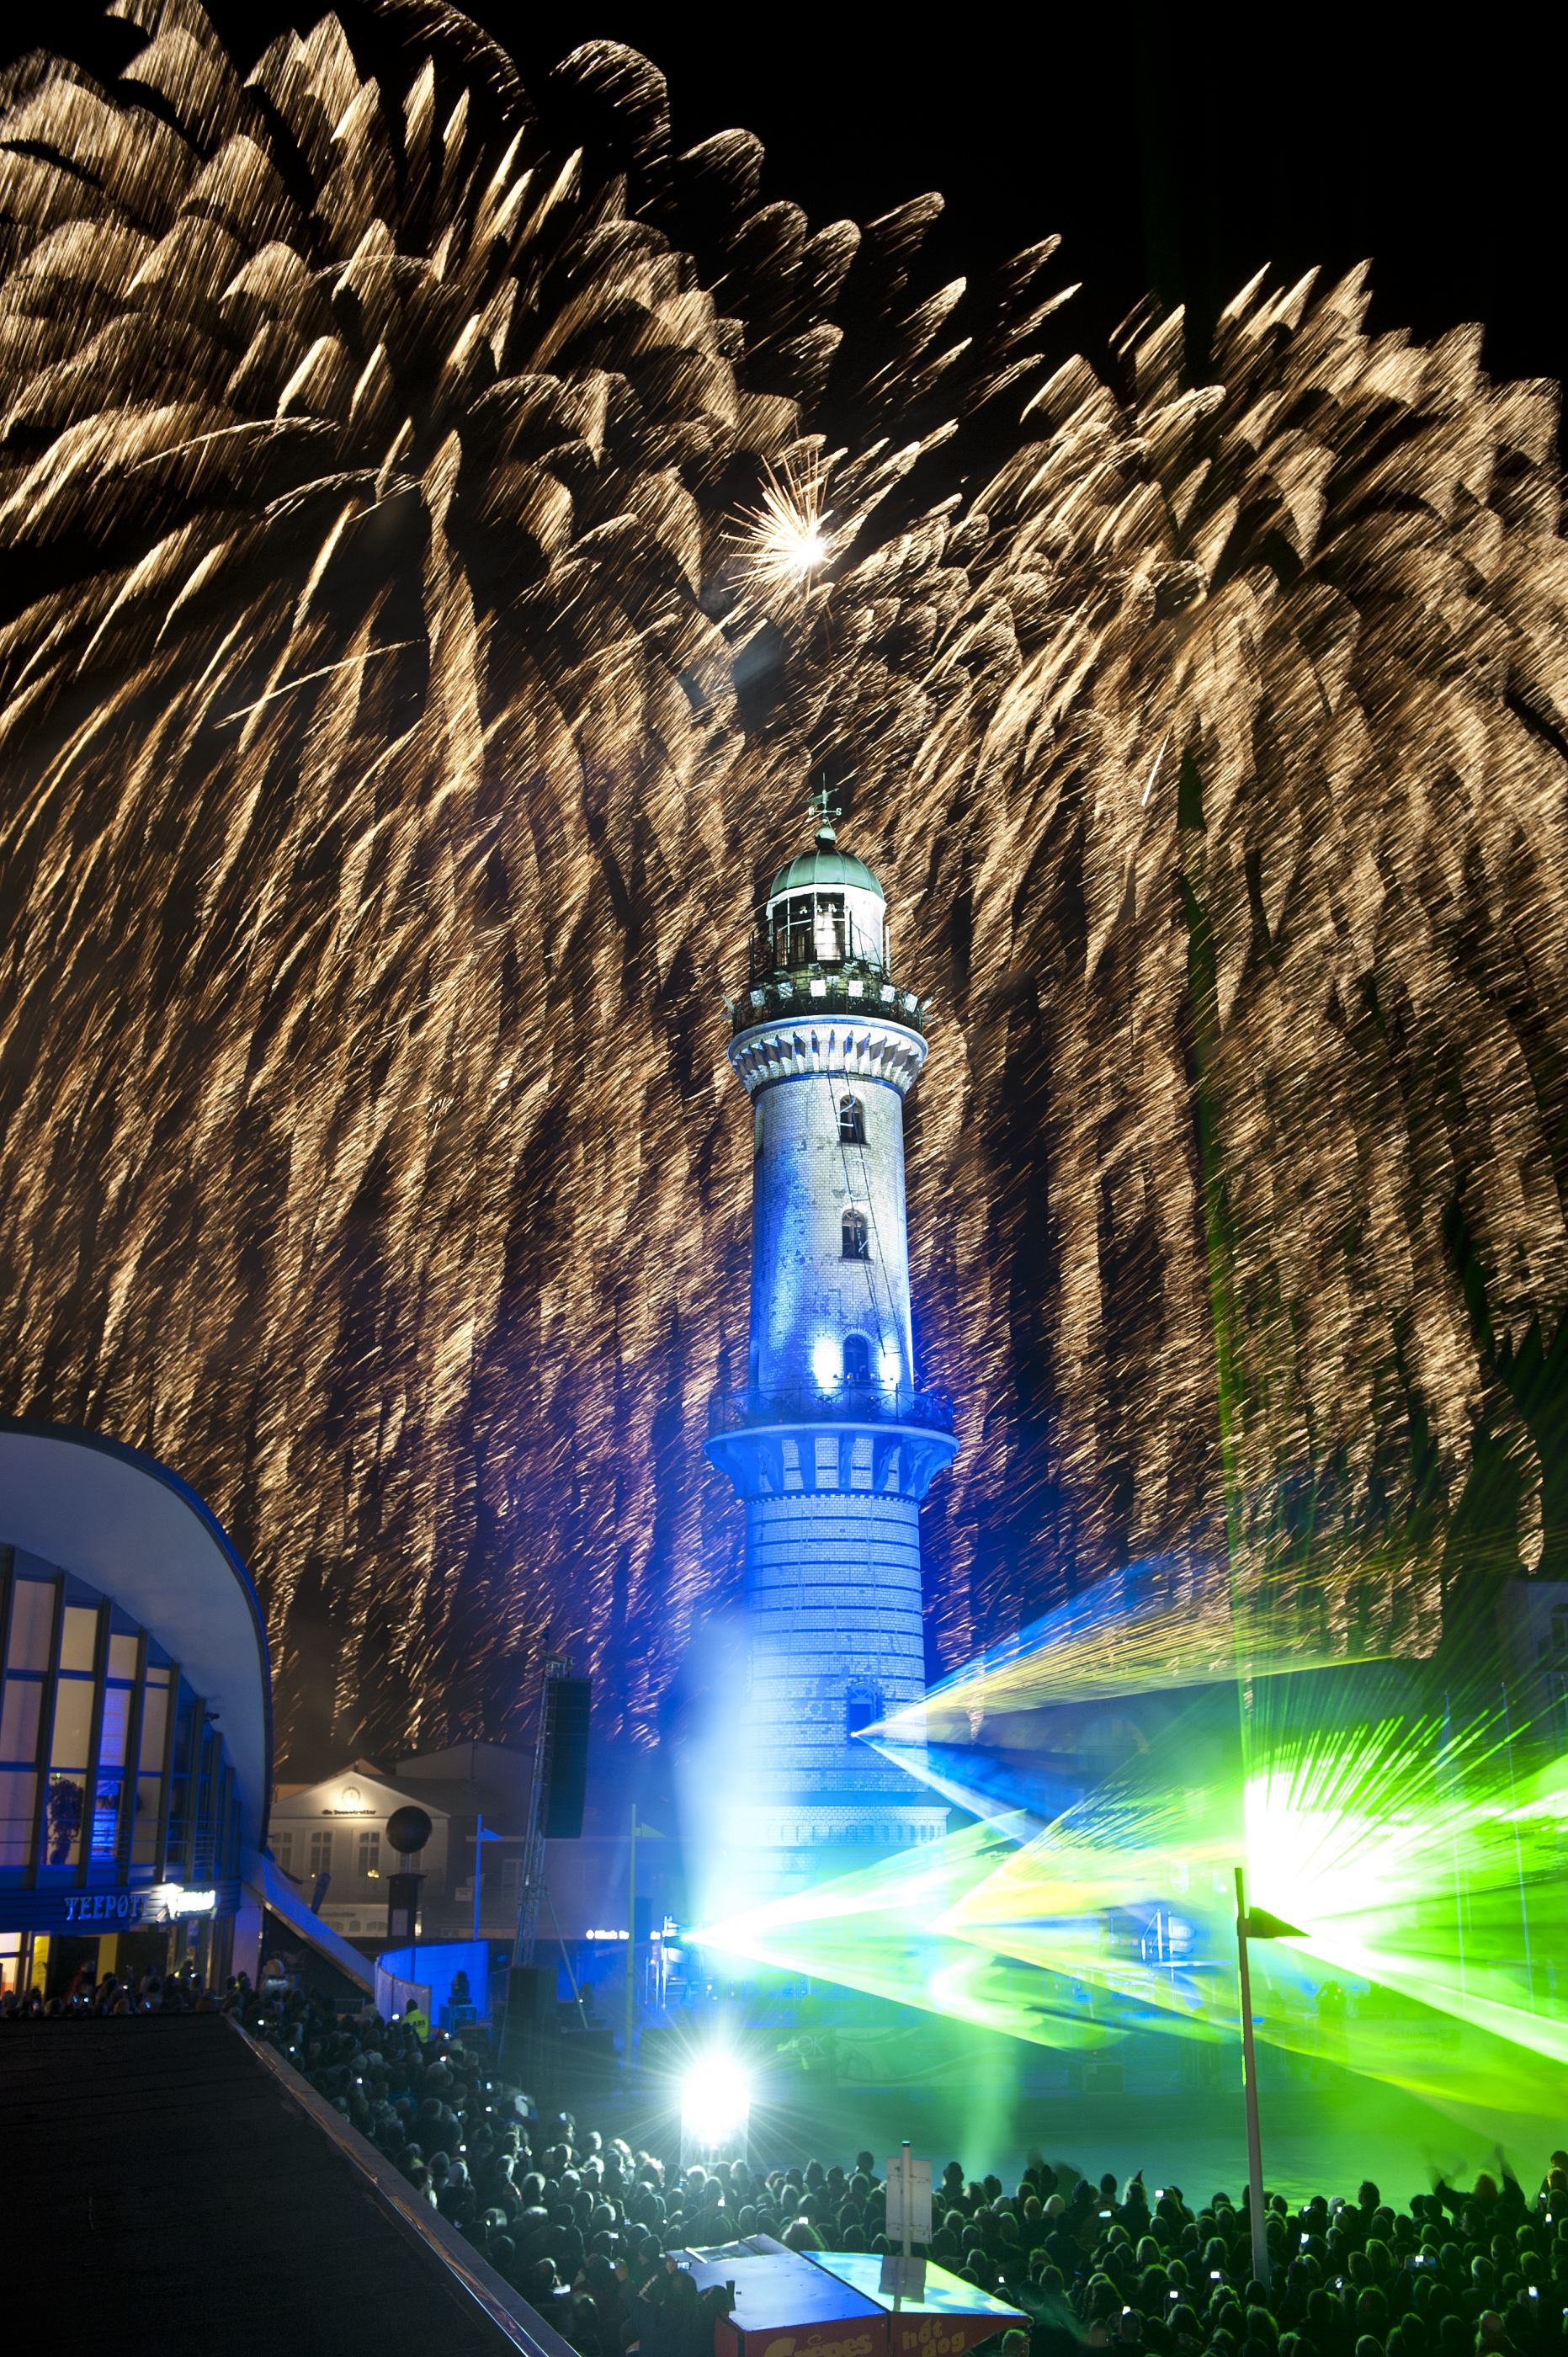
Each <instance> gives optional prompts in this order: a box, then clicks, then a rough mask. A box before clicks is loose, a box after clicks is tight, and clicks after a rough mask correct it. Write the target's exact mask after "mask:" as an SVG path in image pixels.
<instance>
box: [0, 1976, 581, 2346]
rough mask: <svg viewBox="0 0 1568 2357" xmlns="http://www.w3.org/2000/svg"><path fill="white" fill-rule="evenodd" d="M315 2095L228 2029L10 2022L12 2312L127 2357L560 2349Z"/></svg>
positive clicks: (201, 2024) (0, 2119)
mask: <svg viewBox="0 0 1568 2357" xmlns="http://www.w3.org/2000/svg"><path fill="white" fill-rule="evenodd" d="M314 2100H316V2099H314V2098H311V2097H310V2096H309V2095H308V2093H302V2094H301V2095H295V2094H294V2093H291V2091H290V2089H289V2088H288V2086H287V2085H286V2084H285V2083H284V2081H283V2080H282V2079H281V2078H280V2076H279V2075H277V2073H276V2072H274V2070H273V2069H271V2068H269V2066H268V2063H267V2062H266V2061H263V2058H262V2057H260V2056H259V2055H258V2054H256V2053H255V2052H254V2051H253V2050H252V2049H251V2047H250V2046H249V2045H248V2044H247V2043H246V2041H245V2040H244V2039H243V2038H242V2037H241V2036H240V2034H239V2033H238V2031H236V2030H235V2029H233V2028H232V2027H231V2024H230V2023H229V2022H227V2021H225V2020H222V2019H220V2018H219V2017H217V2016H215V2015H214V2016H196V2017H194V2018H177V2017H169V2018H162V2017H160V2018H153V2019H134V2020H113V2019H108V2020H96V2019H94V2020H89V2021H71V2022H69V2023H68V2022H63V2021H40V2022H36V2023H35V2022H20V2021H18V2022H11V2023H8V2024H6V2026H5V2031H4V2034H3V2036H0V2147H3V2148H4V2149H5V2151H6V2152H7V2153H9V2154H10V2155H11V2156H12V2158H13V2163H14V2166H13V2170H12V2187H11V2191H10V2194H9V2196H8V2198H7V2203H6V2208H7V2213H8V2215H7V2224H8V2228H9V2233H8V2241H9V2245H10V2253H11V2256H10V2261H9V2265H8V2269H7V2276H8V2288H9V2294H10V2298H11V2301H12V2303H13V2308H12V2313H13V2314H16V2315H19V2314H20V2313H21V2312H23V2310H27V2311H30V2312H31V2313H32V2314H33V2316H34V2317H35V2319H41V2318H42V2317H43V2316H44V2315H46V2314H47V2316H48V2323H49V2328H50V2331H51V2334H52V2335H54V2336H56V2337H59V2338H60V2339H61V2340H63V2341H73V2340H76V2339H78V2338H81V2339H86V2340H90V2341H91V2343H92V2344H93V2345H99V2346H105V2347H113V2349H114V2350H115V2351H116V2352H119V2357H140V2352H148V2357H155V2352H156V2357H186V2352H192V2357H196V2352H199V2357H251V2352H254V2357H278V2352H279V2351H280V2350H288V2349H294V2350H300V2351H304V2350H330V2351H332V2352H334V2357H360V2352H364V2357H371V2352H374V2353H375V2357H388V2352H398V2351H403V2350H410V2349H417V2350H418V2351H419V2352H420V2357H477V2353H478V2352H491V2351H497V2350H503V2349H513V2350H516V2349H520V2348H521V2349H523V2350H525V2351H526V2350H529V2349H530V2348H532V2349H533V2350H535V2351H536V2352H540V2357H552V2351H553V2348H554V2346H555V2345H556V2344H554V2341H553V2335H549V2334H544V2335H543V2336H542V2337H541V2338H540V2339H538V2340H531V2338H530V2336H529V2335H528V2333H527V2331H526V2329H525V2327H523V2326H521V2325H516V2324H514V2325H512V2326H511V2327H510V2329H509V2328H508V2326H507V2324H506V2323H505V2322H504V2321H503V2320H500V2319H497V2318H496V2317H495V2316H494V2315H493V2314H490V2313H487V2310H486V2308H485V2305H484V2303H483V2297H482V2294H481V2296H476V2294H475V2291H474V2290H473V2289H472V2288H471V2287H469V2285H468V2284H467V2282H466V2281H465V2279H464V2276H463V2275H462V2274H461V2273H460V2272H458V2271H456V2270H455V2269H454V2267H453V2266H451V2265H449V2264H447V2262H446V2259H445V2257H444V2255H443V2252H442V2248H441V2244H440V2242H439V2240H438V2239H436V2238H437V2237H439V2235H440V2234H441V2233H442V2231H443V2230H442V2229H441V2227H440V2225H439V2223H437V2224H436V2226H435V2228H434V2229H433V2230H431V2231H430V2232H429V2233H422V2232H421V2231H420V2229H419V2228H417V2227H416V2226H410V2225H408V2224H407V2223H406V2222H403V2221H401V2220H400V2218H399V2217H398V2215H397V2214H396V2212H395V2211H394V2210H393V2209H392V2207H391V2206H390V2205H389V2204H388V2202H387V2201H385V2200H384V2199H383V2198H381V2196H380V2195H379V2193H378V2190H377V2187H376V2184H375V2183H374V2181H373V2179H371V2177H370V2176H368V2175H367V2174H366V2172H365V2170H364V2169H362V2168H361V2167H360V2166H357V2165H356V2162H355V2160H354V2158H352V2157H351V2155H350V2153H349V2151H348V2150H346V2149H345V2147H344V2144H343V2143H342V2142H341V2141H337V2140H335V2139H334V2136H332V2135H331V2134H330V2133H329V2132H328V2129H327V2128H325V2127H324V2126H321V2125H320V2124H318V2122H317V2120H316V2119H315V2118H314V2117H312V2115H311V2114H310V2112H309V2111H308V2110H307V2109H306V2108H305V2104H307V2103H309V2102H311V2101H314ZM461 2264H462V2263H461V2260H459V2267H460V2266H461Z"/></svg>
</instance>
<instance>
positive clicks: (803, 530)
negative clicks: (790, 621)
mask: <svg viewBox="0 0 1568 2357" xmlns="http://www.w3.org/2000/svg"><path fill="white" fill-rule="evenodd" d="M831 524H832V511H831V510H830V509H829V507H828V505H827V471H826V468H824V467H823V465H822V458H821V456H820V454H819V453H818V452H816V451H814V450H813V451H810V452H808V453H807V454H806V455H805V456H803V457H799V458H797V457H793V456H790V457H786V459H785V460H784V462H783V464H782V466H781V468H780V469H779V472H778V473H777V474H775V472H774V471H773V469H772V468H771V467H770V468H768V470H767V475H766V479H765V480H764V483H763V487H762V498H761V500H760V503H759V504H758V505H757V507H755V508H752V509H749V510H747V511H746V512H745V513H744V514H743V515H742V517H741V518H740V520H739V524H738V528H737V530H736V541H737V544H738V545H739V547H740V550H741V561H742V564H743V566H744V568H745V573H746V579H747V581H748V582H749V583H750V584H751V585H752V586H753V587H754V588H755V590H756V591H757V593H759V595H760V596H761V597H767V595H768V592H769V591H773V590H783V591H785V592H786V593H788V592H790V591H793V592H795V593H797V594H799V595H803V594H804V593H805V592H806V591H807V590H808V589H809V588H810V587H811V584H812V582H813V581H814V579H815V577H816V576H818V575H819V574H820V573H821V572H822V569H823V567H824V566H825V565H829V564H830V563H831V562H832V554H833V536H832V531H831V529H830V527H831Z"/></svg>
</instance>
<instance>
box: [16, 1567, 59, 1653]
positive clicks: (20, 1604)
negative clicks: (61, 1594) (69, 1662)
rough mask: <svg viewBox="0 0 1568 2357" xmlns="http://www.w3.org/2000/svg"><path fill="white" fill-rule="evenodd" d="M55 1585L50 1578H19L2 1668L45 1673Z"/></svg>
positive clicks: (53, 1616)
mask: <svg viewBox="0 0 1568 2357" xmlns="http://www.w3.org/2000/svg"><path fill="white" fill-rule="evenodd" d="M54 1619H55V1584H54V1581H53V1580H52V1579H19V1580H17V1582H16V1587H15V1590H14V1591H13V1596H12V1602H11V1643H10V1649H9V1651H8V1652H7V1653H6V1655H5V1665H6V1667H7V1669H12V1670H47V1669H48V1665H49V1636H50V1633H51V1631H53V1628H54Z"/></svg>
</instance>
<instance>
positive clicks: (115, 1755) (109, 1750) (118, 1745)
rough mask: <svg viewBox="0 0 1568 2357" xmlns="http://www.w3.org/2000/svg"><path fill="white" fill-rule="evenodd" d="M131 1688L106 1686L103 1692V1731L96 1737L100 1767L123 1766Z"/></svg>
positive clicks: (128, 1727) (129, 1715) (128, 1726)
mask: <svg viewBox="0 0 1568 2357" xmlns="http://www.w3.org/2000/svg"><path fill="white" fill-rule="evenodd" d="M130 1720H131V1689H130V1687H129V1686H106V1687H105V1688H104V1692H103V1732H102V1735H101V1736H100V1737H99V1738H98V1764H99V1766H100V1767H101V1768H123V1767H124V1764H125V1738H126V1735H127V1734H128V1733H129V1731H130Z"/></svg>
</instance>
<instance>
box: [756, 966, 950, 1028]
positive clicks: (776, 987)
mask: <svg viewBox="0 0 1568 2357" xmlns="http://www.w3.org/2000/svg"><path fill="white" fill-rule="evenodd" d="M928 1011H929V1009H928V1003H927V1002H926V1001H925V1000H923V999H921V998H919V997H918V996H916V994H915V992H914V991H912V990H901V989H899V988H898V987H897V985H896V984H894V983H891V982H889V981H888V979H887V977H886V974H883V973H881V972H880V971H879V970H878V969H876V968H875V967H872V966H864V967H862V968H861V969H860V971H858V972H856V971H855V970H854V969H853V968H850V969H848V970H845V969H843V968H838V967H834V966H832V965H804V966H796V967H792V968H791V970H790V971H789V973H788V974H759V975H757V977H756V978H755V979H754V980H753V981H752V983H751V985H749V987H748V988H747V989H746V990H744V991H743V992H742V993H741V995H740V997H739V998H738V999H737V1000H736V1003H735V1004H734V1006H731V1008H730V1028H731V1030H732V1032H740V1031H749V1030H751V1029H752V1028H753V1027H754V1026H755V1025H757V1024H758V1023H777V1022H778V1021H779V1017H781V1016H782V1017H796V1018H797V1019H799V1018H800V1017H802V1016H811V1017H816V1016H821V1015H826V1014H842V1015H847V1016H848V1017H849V1018H850V1020H851V1021H852V1022H854V1021H855V1020H857V1019H863V1018H864V1017H867V1016H881V1017H884V1018H885V1019H886V1020H887V1021H890V1022H894V1023H900V1024H902V1025H903V1027H904V1028H905V1029H906V1030H908V1031H918V1033H919V1034H920V1036H921V1037H922V1039H923V1038H924V1037H925V1033H926V1017H927V1014H928Z"/></svg>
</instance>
